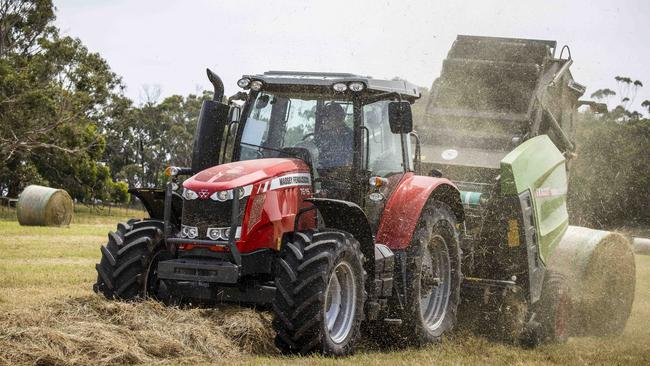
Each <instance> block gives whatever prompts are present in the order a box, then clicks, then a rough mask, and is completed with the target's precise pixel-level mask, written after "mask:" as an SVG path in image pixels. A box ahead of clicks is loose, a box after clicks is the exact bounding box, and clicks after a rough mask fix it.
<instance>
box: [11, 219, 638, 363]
mask: <svg viewBox="0 0 650 366" xmlns="http://www.w3.org/2000/svg"><path fill="white" fill-rule="evenodd" d="M131 213H133V212H131ZM118 214H120V215H121V216H99V217H98V216H92V215H90V214H82V215H77V218H76V219H75V221H74V223H73V224H72V225H71V226H70V227H67V228H44V227H21V226H19V225H18V223H17V222H16V221H12V220H8V219H6V218H5V219H4V220H0V364H15V363H26V364H34V363H38V364H115V363H118V364H119V363H139V362H142V363H165V364H178V363H186V364H195V363H228V364H264V365H267V364H284V363H288V362H292V363H297V364H310V365H311V364H327V365H330V364H332V365H334V364H336V365H341V364H350V365H352V364H354V365H358V364H361V365H376V364H390V365H395V364H403V365H406V364H434V363H436V364H464V365H475V364H522V365H524V364H525V365H530V364H533V365H547V364H550V365H553V364H567V365H576V364H603V365H613V364H617V365H618V364H632V365H648V364H650V326H649V325H650V256H637V257H636V266H637V267H636V268H637V284H636V298H635V302H634V307H633V309H632V315H631V317H630V320H629V321H628V325H627V328H626V329H625V332H624V333H623V335H622V336H621V337H617V338H572V339H570V340H569V342H568V343H567V344H565V345H551V346H544V347H540V348H537V349H534V350H526V349H521V348H518V347H513V346H507V345H503V344H498V343H493V342H489V341H487V340H485V339H482V338H478V337H474V336H472V335H469V334H464V333H455V334H452V335H451V336H450V337H448V338H447V339H445V340H444V341H443V342H442V343H441V344H438V345H432V346H428V347H425V348H421V349H406V350H398V351H388V350H380V349H376V348H372V347H369V346H366V347H364V348H363V349H361V350H360V351H359V352H357V354H356V355H354V356H351V357H348V358H342V359H330V358H323V357H319V356H311V357H304V358H300V357H289V358H287V357H281V356H278V355H277V351H276V350H275V349H274V347H273V346H272V332H271V330H270V319H271V316H270V314H268V313H262V312H255V311H253V310H250V309H241V308H235V307H229V306H223V307H219V308H216V309H177V308H166V307H163V306H162V305H160V304H157V303H153V302H142V303H136V304H131V303H120V302H110V301H107V300H105V299H104V298H102V297H100V296H98V295H95V294H94V293H93V292H92V284H93V283H94V281H95V278H96V272H95V269H94V264H95V263H96V262H97V261H98V259H99V246H100V245H101V244H103V243H104V242H105V240H106V233H107V232H108V231H109V230H113V229H114V227H115V223H116V222H117V221H120V220H123V219H125V218H126V217H124V213H123V212H118Z"/></svg>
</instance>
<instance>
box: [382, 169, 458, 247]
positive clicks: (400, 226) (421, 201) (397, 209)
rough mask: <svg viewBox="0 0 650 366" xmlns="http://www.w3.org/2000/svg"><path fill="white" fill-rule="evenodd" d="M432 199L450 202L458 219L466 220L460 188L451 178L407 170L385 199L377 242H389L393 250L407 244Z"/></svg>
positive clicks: (388, 244)
mask: <svg viewBox="0 0 650 366" xmlns="http://www.w3.org/2000/svg"><path fill="white" fill-rule="evenodd" d="M429 201H440V202H443V203H445V204H447V205H448V206H449V207H450V208H451V209H452V211H453V212H454V214H455V215H456V219H457V222H459V223H460V222H462V221H464V220H465V213H464V211H463V206H462V204H461V201H460V192H459V191H458V189H457V188H456V186H455V185H454V184H453V183H452V182H451V181H450V180H449V179H446V178H435V177H426V176H421V175H415V174H413V173H407V174H405V175H404V178H402V180H401V182H400V183H399V185H398V186H397V189H396V190H395V193H393V194H392V195H391V197H390V198H389V199H388V202H387V203H386V207H385V208H384V212H383V214H382V216H381V221H380V223H379V229H378V230H377V237H376V242H377V243H382V244H386V245H387V246H388V247H389V248H391V249H392V250H399V249H404V248H406V247H408V245H409V243H410V242H411V239H412V237H413V232H414V231H415V227H416V225H417V223H418V220H419V219H420V214H421V212H422V209H423V208H424V206H425V205H426V204H427V202H429Z"/></svg>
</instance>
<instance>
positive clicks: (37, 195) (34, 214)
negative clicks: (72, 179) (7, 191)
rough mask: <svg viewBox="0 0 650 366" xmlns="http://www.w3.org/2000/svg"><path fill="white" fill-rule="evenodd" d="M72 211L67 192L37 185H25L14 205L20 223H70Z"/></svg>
mask: <svg viewBox="0 0 650 366" xmlns="http://www.w3.org/2000/svg"><path fill="white" fill-rule="evenodd" d="M72 212H73V205H72V198H70V195H69V194H68V192H66V191H64V190H62V189H55V188H50V187H43V186H37V185H31V186H27V188H25V190H23V192H22V193H21V194H20V197H19V198H18V204H17V205H16V216H18V222H19V223H20V224H21V225H29V226H65V225H70V221H72Z"/></svg>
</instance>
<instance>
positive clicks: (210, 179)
mask: <svg viewBox="0 0 650 366" xmlns="http://www.w3.org/2000/svg"><path fill="white" fill-rule="evenodd" d="M291 172H304V173H308V172H309V167H307V164H305V162H304V161H302V160H298V159H255V160H243V161H236V162H233V163H228V164H222V165H217V166H214V167H212V168H208V169H206V170H203V171H201V172H199V173H197V174H195V175H194V176H192V177H190V178H188V179H186V180H185V181H184V182H183V187H185V188H188V189H191V190H193V191H195V192H198V191H199V190H200V189H204V190H207V191H208V195H210V194H212V193H214V192H216V191H223V190H226V189H231V188H234V187H243V186H246V185H249V184H252V183H256V182H259V181H261V180H263V179H267V178H271V177H275V176H278V175H280V174H284V173H291Z"/></svg>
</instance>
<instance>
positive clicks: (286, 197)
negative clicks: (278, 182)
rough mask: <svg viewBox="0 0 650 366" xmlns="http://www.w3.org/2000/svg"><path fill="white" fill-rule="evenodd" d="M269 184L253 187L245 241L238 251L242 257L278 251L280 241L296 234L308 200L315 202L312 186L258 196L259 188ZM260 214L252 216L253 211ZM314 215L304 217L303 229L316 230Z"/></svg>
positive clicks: (246, 222) (243, 237) (247, 213)
mask: <svg viewBox="0 0 650 366" xmlns="http://www.w3.org/2000/svg"><path fill="white" fill-rule="evenodd" d="M267 181H268V180H263V181H261V182H259V183H257V184H255V186H254V187H253V191H252V195H251V197H250V199H249V200H248V205H247V207H246V211H245V213H244V220H243V225H242V237H241V239H240V240H239V241H237V248H238V249H239V251H240V252H242V253H250V252H253V251H255V250H258V249H262V248H271V249H276V250H277V249H278V240H279V239H281V238H282V235H283V234H284V233H286V232H290V231H293V224H294V220H295V217H296V214H297V213H298V210H299V209H300V208H302V207H309V206H310V205H311V204H308V203H305V202H304V199H305V198H311V197H312V192H311V187H309V186H294V187H287V188H283V189H275V190H270V191H267V192H260V193H257V192H258V186H264V185H265V184H266V183H267ZM253 209H255V210H260V211H258V212H255V213H253V212H251V210H253ZM314 223H315V216H314V212H313V211H311V212H307V213H305V214H303V215H302V216H301V219H300V223H299V225H300V229H302V230H304V229H307V228H313V227H314V226H315V225H314Z"/></svg>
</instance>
